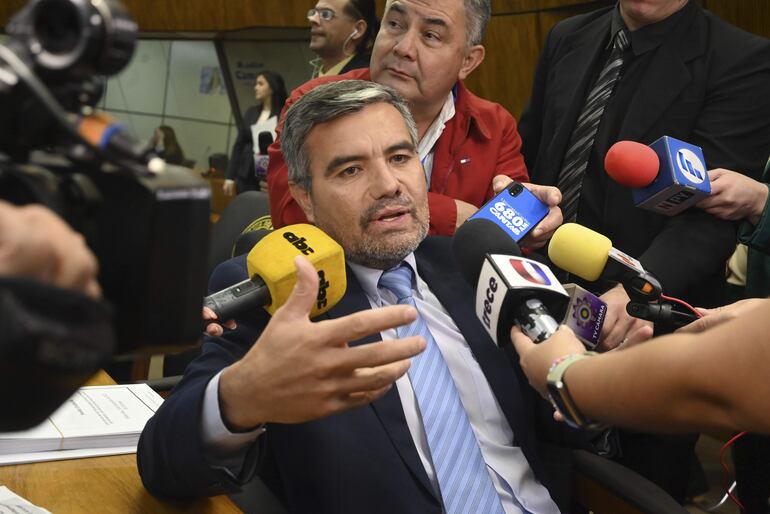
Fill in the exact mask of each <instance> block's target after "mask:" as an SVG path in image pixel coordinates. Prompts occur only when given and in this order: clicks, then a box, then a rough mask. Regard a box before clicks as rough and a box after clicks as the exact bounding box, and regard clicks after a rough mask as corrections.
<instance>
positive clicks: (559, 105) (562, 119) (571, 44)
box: [541, 16, 610, 184]
mask: <svg viewBox="0 0 770 514" xmlns="http://www.w3.org/2000/svg"><path fill="white" fill-rule="evenodd" d="M609 32H610V16H601V17H599V18H597V19H596V20H594V21H593V22H592V23H589V24H588V25H586V26H585V27H583V28H582V29H581V30H579V31H577V32H574V33H571V34H569V35H567V36H565V37H564V39H563V40H562V41H560V42H559V48H560V49H564V50H563V53H557V54H556V55H555V56H554V61H555V62H553V63H552V64H551V69H552V70H554V75H553V77H549V83H550V84H549V94H548V97H549V98H551V99H552V101H553V102H556V104H555V105H552V106H551V109H553V110H554V112H556V113H557V116H558V119H557V122H558V126H557V130H556V134H555V136H554V138H553V142H552V143H551V147H550V151H549V152H548V158H547V159H548V160H547V164H545V166H544V167H543V168H541V169H542V172H543V183H544V184H555V183H556V180H557V177H558V175H559V171H560V170H561V164H562V159H563V158H564V154H565V152H566V151H567V145H569V142H570V137H571V136H572V131H573V129H574V126H575V121H576V120H577V117H578V115H579V114H580V110H581V109H582V107H583V103H584V102H585V98H586V95H587V94H588V88H589V87H590V81H591V78H592V76H593V74H592V73H591V72H592V70H593V68H594V66H593V63H594V62H595V61H596V59H597V58H598V56H599V54H600V53H601V50H602V48H603V46H604V44H606V41H607V38H606V37H604V36H606V35H608V34H609ZM562 61H563V62H564V63H565V64H563V65H560V64H559V63H561V62H562ZM559 113H563V114H559Z"/></svg>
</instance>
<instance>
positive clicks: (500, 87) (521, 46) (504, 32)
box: [466, 0, 609, 118]
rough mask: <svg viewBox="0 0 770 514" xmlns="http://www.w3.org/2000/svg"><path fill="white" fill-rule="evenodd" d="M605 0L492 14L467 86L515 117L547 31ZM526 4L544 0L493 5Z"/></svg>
mask: <svg viewBox="0 0 770 514" xmlns="http://www.w3.org/2000/svg"><path fill="white" fill-rule="evenodd" d="M607 1H609V0H600V1H599V2H594V3H591V4H586V2H571V3H570V2H567V1H566V0H560V2H557V0H553V1H552V2H551V3H552V4H554V5H557V4H558V5H565V4H568V5H567V6H566V7H563V8H559V9H544V10H540V11H526V10H524V11H517V12H522V14H504V15H499V14H495V15H493V16H492V20H491V22H490V24H489V28H488V30H487V35H486V38H485V39H484V46H485V47H486V50H487V54H486V57H485V59H484V62H483V63H482V64H481V66H479V68H478V69H477V70H476V71H474V72H473V74H472V75H471V76H470V77H468V80H467V81H466V83H467V85H468V87H469V88H470V89H471V91H473V92H474V93H476V94H477V95H479V96H481V97H483V98H487V99H489V100H492V101H494V102H498V103H499V104H501V105H503V106H504V107H505V108H506V109H508V110H509V111H510V112H511V113H512V114H513V115H514V116H515V117H516V118H518V117H519V116H520V115H521V112H522V110H523V109H524V106H525V105H526V102H527V101H528V100H529V96H530V92H531V90H532V79H533V78H534V74H535V66H536V65H537V59H538V57H539V56H540V50H541V49H542V47H543V44H544V42H545V38H546V36H547V34H548V30H549V29H550V28H551V27H552V26H553V25H554V24H556V23H558V22H559V21H561V20H563V19H566V18H569V17H570V16H574V15H576V14H579V13H581V12H587V11H591V10H593V9H596V8H598V7H599V6H600V5H604V4H606V3H607ZM527 3H529V4H535V3H546V0H542V1H541V2H536V1H535V0H500V1H498V2H495V4H494V5H495V7H500V4H508V7H511V8H513V7H515V8H517V9H519V8H522V7H526V5H525V4H527Z"/></svg>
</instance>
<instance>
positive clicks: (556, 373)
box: [548, 352, 605, 430]
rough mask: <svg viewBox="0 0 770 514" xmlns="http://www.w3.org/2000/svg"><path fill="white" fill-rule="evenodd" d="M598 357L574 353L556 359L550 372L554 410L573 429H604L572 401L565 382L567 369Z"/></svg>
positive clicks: (586, 353)
mask: <svg viewBox="0 0 770 514" xmlns="http://www.w3.org/2000/svg"><path fill="white" fill-rule="evenodd" d="M594 355H598V354H597V353H596V352H585V353H573V354H571V355H565V356H563V357H559V358H558V359H556V360H555V361H554V362H553V364H551V368H550V369H549V370H548V396H549V397H550V398H551V403H552V404H553V406H554V408H556V410H557V411H559V413H560V414H561V415H562V417H563V418H564V421H565V423H567V425H569V426H571V427H573V428H587V429H592V430H593V429H602V428H605V427H604V425H602V424H601V423H595V422H593V421H590V420H589V419H587V418H586V417H585V416H584V415H583V413H582V412H580V409H578V407H577V405H575V401H574V400H573V399H572V395H571V394H570V392H569V389H568V388H567V384H566V383H565V382H564V374H565V373H566V372H567V369H569V367H570V366H571V365H572V364H574V363H575V362H577V361H580V360H583V359H587V358H589V357H593V356H594Z"/></svg>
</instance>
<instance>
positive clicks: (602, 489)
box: [572, 450, 687, 514]
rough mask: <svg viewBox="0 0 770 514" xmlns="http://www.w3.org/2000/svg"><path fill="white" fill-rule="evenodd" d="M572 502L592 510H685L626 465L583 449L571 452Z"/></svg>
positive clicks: (600, 513)
mask: <svg viewBox="0 0 770 514" xmlns="http://www.w3.org/2000/svg"><path fill="white" fill-rule="evenodd" d="M572 462H573V466H574V467H573V475H572V476H573V487H572V500H573V503H575V504H577V505H579V506H581V507H584V508H587V509H589V510H590V511H591V512H593V513H594V514H687V510H686V509H685V508H684V507H682V506H681V505H679V503H677V502H676V501H675V500H674V499H673V498H672V497H671V496H670V495H669V494H668V493H666V492H665V491H664V490H663V489H661V488H660V487H659V486H657V485H656V484H653V483H652V482H650V481H649V480H647V479H646V478H644V477H643V476H641V475H639V474H638V473H636V472H635V471H632V470H630V469H628V468H627V467H625V466H623V465H621V464H618V463H617V462H613V461H611V460H609V459H607V458H604V457H600V456H598V455H594V454H593V453H589V452H587V451H585V450H574V451H573V452H572Z"/></svg>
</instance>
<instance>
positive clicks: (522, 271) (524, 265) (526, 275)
mask: <svg viewBox="0 0 770 514" xmlns="http://www.w3.org/2000/svg"><path fill="white" fill-rule="evenodd" d="M510 262H511V267H512V268H513V269H514V271H516V273H518V274H519V276H520V277H521V278H523V279H524V280H526V281H527V282H531V283H533V284H538V285H541V286H550V285H551V279H550V278H548V273H546V272H545V270H543V267H542V266H541V265H540V264H538V263H537V262H534V261H524V260H519V259H511V260H510Z"/></svg>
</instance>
